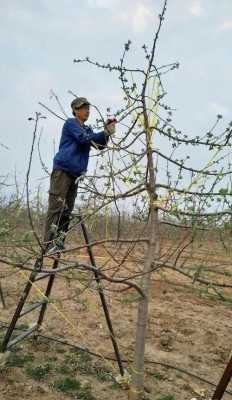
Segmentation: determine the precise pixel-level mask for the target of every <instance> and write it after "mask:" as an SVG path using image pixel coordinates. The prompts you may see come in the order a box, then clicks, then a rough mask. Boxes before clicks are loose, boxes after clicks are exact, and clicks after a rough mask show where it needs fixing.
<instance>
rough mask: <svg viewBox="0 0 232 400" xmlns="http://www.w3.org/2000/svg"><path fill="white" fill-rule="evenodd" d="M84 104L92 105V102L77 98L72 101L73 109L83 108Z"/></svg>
mask: <svg viewBox="0 0 232 400" xmlns="http://www.w3.org/2000/svg"><path fill="white" fill-rule="evenodd" d="M84 104H90V102H89V101H88V100H87V99H86V97H76V98H75V99H74V100H73V101H72V103H71V107H72V108H74V107H75V108H79V107H81V106H83V105H84Z"/></svg>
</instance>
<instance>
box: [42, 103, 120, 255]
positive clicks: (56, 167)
mask: <svg viewBox="0 0 232 400" xmlns="http://www.w3.org/2000/svg"><path fill="white" fill-rule="evenodd" d="M71 108H72V113H73V116H74V118H68V119H67V120H66V121H65V123H64V125H63V129H62V134H61V139H60V144H59V150H58V152H57V154H56V155H55V157H54V160H53V170H52V173H51V177H50V189H49V200H48V211H47V217H46V225H45V233H44V243H45V251H46V252H47V253H53V252H56V251H59V250H62V249H63V248H64V239H65V235H66V233H67V231H68V227H69V221H70V215H71V212H72V210H73V208H74V203H75V199H76V195H77V182H78V178H80V177H81V175H83V174H84V173H85V172H86V171H87V166H88V161H89V152H90V148H91V146H94V147H95V148H97V149H99V150H101V149H104V148H105V147H106V146H107V143H108V140H109V136H110V135H112V134H114V133H115V123H116V119H108V120H107V121H106V123H105V124H104V130H103V131H101V132H98V133H94V132H93V130H92V128H91V127H90V126H87V125H85V122H86V121H87V119H88V118H89V114H90V103H89V101H88V100H87V99H86V98H85V97H77V98H75V99H74V100H73V101H72V103H71Z"/></svg>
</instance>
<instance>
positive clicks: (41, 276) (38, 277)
mask: <svg viewBox="0 0 232 400" xmlns="http://www.w3.org/2000/svg"><path fill="white" fill-rule="evenodd" d="M51 275H52V274H50V273H49V272H40V273H39V274H38V275H37V276H36V277H35V279H34V282H36V281H39V280H40V279H44V278H47V277H48V276H51Z"/></svg>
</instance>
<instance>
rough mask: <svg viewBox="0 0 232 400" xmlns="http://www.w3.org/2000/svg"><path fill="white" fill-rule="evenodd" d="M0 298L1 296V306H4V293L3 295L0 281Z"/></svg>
mask: <svg viewBox="0 0 232 400" xmlns="http://www.w3.org/2000/svg"><path fill="white" fill-rule="evenodd" d="M0 298H1V302H2V306H3V308H6V303H5V299H4V295H3V290H2V285H1V282H0Z"/></svg>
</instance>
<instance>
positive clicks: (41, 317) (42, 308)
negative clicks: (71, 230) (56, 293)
mask: <svg viewBox="0 0 232 400" xmlns="http://www.w3.org/2000/svg"><path fill="white" fill-rule="evenodd" d="M58 264H59V257H58V258H57V259H56V260H54V263H53V267H52V269H56V268H57V267H58ZM54 280H55V274H53V275H50V277H49V280H48V285H47V288H46V292H45V293H44V294H45V296H46V298H48V297H49V296H50V293H51V290H52V286H53V283H54ZM47 305H48V302H45V303H44V304H43V305H42V307H41V310H40V314H39V318H38V322H37V325H38V328H39V327H40V326H41V325H42V322H43V320H44V314H45V311H46V309H47Z"/></svg>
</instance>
